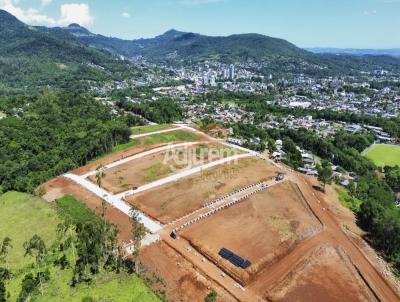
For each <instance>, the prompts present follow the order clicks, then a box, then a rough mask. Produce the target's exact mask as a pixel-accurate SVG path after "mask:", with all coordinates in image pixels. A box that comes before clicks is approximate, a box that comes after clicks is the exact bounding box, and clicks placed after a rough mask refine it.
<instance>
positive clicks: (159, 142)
mask: <svg viewBox="0 0 400 302" xmlns="http://www.w3.org/2000/svg"><path fill="white" fill-rule="evenodd" d="M206 140H207V138H206V137H205V136H203V135H201V134H197V133H194V132H191V131H186V130H177V131H174V132H170V133H161V134H153V135H150V136H146V137H142V138H139V139H132V140H130V141H129V142H128V143H126V144H122V145H118V146H116V147H115V148H114V150H113V152H112V153H110V154H108V155H106V156H103V157H101V158H99V159H97V160H94V161H92V162H90V163H88V164H87V165H85V166H83V167H80V168H78V169H75V170H74V171H73V173H75V174H77V175H82V174H85V173H88V172H90V171H94V170H95V169H96V168H97V167H98V166H100V165H107V164H110V163H112V162H115V161H118V160H120V159H122V158H126V157H129V156H132V155H135V154H139V153H141V152H144V151H148V150H151V149H155V148H158V147H162V146H165V145H167V144H174V143H181V142H196V141H206Z"/></svg>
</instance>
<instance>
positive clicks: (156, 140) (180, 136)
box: [143, 130, 199, 146]
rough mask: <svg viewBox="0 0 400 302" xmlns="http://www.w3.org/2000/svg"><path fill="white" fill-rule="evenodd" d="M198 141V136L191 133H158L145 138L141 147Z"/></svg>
mask: <svg viewBox="0 0 400 302" xmlns="http://www.w3.org/2000/svg"><path fill="white" fill-rule="evenodd" d="M197 140H199V136H198V135H196V134H195V133H193V132H191V131H185V130H177V131H173V132H167V133H159V134H154V135H150V136H146V137H145V138H144V139H143V145H145V146H151V145H156V144H162V143H164V144H165V143H171V142H195V141H197Z"/></svg>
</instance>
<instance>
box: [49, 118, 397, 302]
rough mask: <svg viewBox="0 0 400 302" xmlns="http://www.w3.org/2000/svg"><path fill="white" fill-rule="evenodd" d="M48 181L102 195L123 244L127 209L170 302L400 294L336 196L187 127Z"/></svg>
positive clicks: (53, 193) (65, 190) (70, 191)
mask: <svg viewBox="0 0 400 302" xmlns="http://www.w3.org/2000/svg"><path fill="white" fill-rule="evenodd" d="M99 167H100V168H99ZM99 171H101V176H99V175H100V174H99ZM99 178H100V179H99ZM45 187H46V190H47V194H46V195H45V198H46V199H47V200H49V201H53V200H54V199H56V198H60V197H62V196H64V195H73V196H74V197H75V198H76V199H77V200H80V201H81V202H83V203H85V204H86V205H87V206H88V207H89V208H91V209H93V210H95V212H97V213H101V209H102V204H104V201H105V202H106V203H108V204H109V206H108V207H107V212H106V218H107V219H108V220H109V221H110V222H112V223H113V224H115V225H116V226H117V227H118V229H119V230H120V237H119V240H120V241H121V243H125V244H126V246H127V247H129V242H130V240H131V236H132V233H131V223H130V217H129V215H130V210H131V207H132V206H134V207H135V208H136V209H137V211H138V212H137V213H138V216H139V218H140V219H141V221H142V223H143V224H144V226H145V227H146V229H147V230H148V233H149V234H148V236H146V238H145V240H144V241H143V242H142V245H143V247H142V250H141V254H140V260H141V261H140V263H141V265H142V266H143V267H144V268H145V270H144V274H145V275H146V276H147V277H148V278H153V277H154V276H155V275H156V276H157V278H159V279H161V280H162V282H161V283H162V284H164V288H163V291H165V293H166V296H167V298H168V299H170V300H171V301H181V300H186V301H199V302H202V301H204V296H205V295H206V294H207V293H208V292H209V291H210V290H214V291H216V292H217V294H218V296H219V297H220V299H221V301H292V300H293V299H294V297H296V299H297V300H298V301H309V300H310V299H312V298H313V297H318V300H320V301H334V300H335V299H337V298H338V297H339V296H340V294H341V293H343V292H345V291H347V292H348V295H347V298H348V299H347V298H346V299H347V301H374V300H375V299H376V300H385V301H392V300H393V301H395V300H396V299H397V293H396V290H395V289H394V288H393V286H392V285H391V284H389V283H388V282H387V280H386V279H385V278H384V277H383V276H382V275H381V273H380V272H379V271H378V270H377V269H376V267H377V266H375V265H376V264H375V263H373V261H372V262H371V260H369V259H366V258H365V251H362V249H363V247H362V246H361V245H359V244H358V243H355V242H353V241H352V239H350V238H349V235H348V234H347V233H345V231H344V229H343V228H342V226H341V225H340V222H338V221H337V219H339V218H337V217H335V214H334V211H337V208H340V207H341V205H340V203H339V201H338V198H337V195H335V196H334V198H333V199H331V197H330V195H329V194H326V195H324V194H322V193H321V192H319V191H317V190H316V189H315V188H316V183H315V181H313V180H312V179H310V178H309V177H306V176H302V175H300V174H298V173H296V172H294V171H292V170H290V169H289V168H287V167H286V166H284V165H281V164H277V163H275V162H272V161H270V160H269V159H268V157H266V156H265V155H264V154H259V153H256V152H254V151H251V150H248V149H245V148H242V147H238V146H235V145H231V144H229V143H227V142H225V141H223V140H220V139H215V138H212V137H210V136H208V135H206V134H204V133H202V132H200V131H198V130H197V129H196V128H192V127H190V126H187V125H154V126H153V125H152V126H146V127H144V128H143V127H141V128H136V129H133V134H132V137H131V141H130V142H129V143H128V144H125V145H123V146H118V147H117V148H115V150H114V152H113V153H111V154H109V155H107V156H104V157H102V158H99V159H98V160H96V161H93V162H91V163H89V164H88V165H86V166H84V167H80V168H78V169H75V170H73V171H71V172H70V173H67V174H65V175H63V176H62V177H59V178H57V179H54V180H52V181H50V182H48V183H47V184H46V185H45ZM332 191H333V192H334V193H332V194H336V193H335V191H334V190H332ZM327 198H329V202H326V201H327V200H326V199H327ZM65 200H68V198H67V199H65ZM332 200H333V201H332ZM340 219H341V218H340ZM227 251H228V252H227ZM229 253H231V254H229ZM224 255H225V256H224ZM346 284H347V285H346ZM156 289H158V290H160V288H156ZM346 299H344V300H346Z"/></svg>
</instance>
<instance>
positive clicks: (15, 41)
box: [0, 10, 126, 93]
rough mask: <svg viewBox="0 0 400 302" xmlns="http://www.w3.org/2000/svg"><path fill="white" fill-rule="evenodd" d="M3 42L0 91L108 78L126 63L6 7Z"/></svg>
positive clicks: (0, 20)
mask: <svg viewBox="0 0 400 302" xmlns="http://www.w3.org/2000/svg"><path fill="white" fill-rule="evenodd" d="M0 41H1V43H0V93H1V92H3V91H5V90H7V91H9V90H11V91H12V90H15V91H18V90H20V89H21V88H22V87H24V88H25V89H26V88H29V87H34V88H38V87H68V86H69V85H72V84H73V83H76V82H79V81H84V80H105V79H108V78H110V77H113V76H117V75H118V73H119V72H123V70H124V64H126V63H123V62H122V61H120V60H117V58H116V57H115V56H112V55H110V53H108V52H104V51H102V50H99V49H94V48H89V47H87V46H85V45H82V43H80V42H79V41H78V40H77V39H76V38H75V37H74V36H72V35H70V34H68V33H66V32H65V31H45V30H42V29H41V28H37V27H31V26H28V25H26V24H24V23H22V22H21V21H19V20H18V19H17V18H15V17H14V16H13V15H11V14H9V13H8V12H6V11H4V10H0ZM111 73H112V76H110V74H111Z"/></svg>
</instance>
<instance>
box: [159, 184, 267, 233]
mask: <svg viewBox="0 0 400 302" xmlns="http://www.w3.org/2000/svg"><path fill="white" fill-rule="evenodd" d="M262 184H263V183H262V182H259V183H256V184H252V185H248V186H246V187H244V188H241V189H240V190H237V191H234V192H232V193H229V194H227V195H225V196H223V197H220V198H218V199H215V200H213V201H211V202H208V203H205V204H204V205H203V207H202V208H200V209H198V210H196V211H193V212H191V213H189V214H187V215H185V216H182V217H179V218H177V219H175V220H174V221H171V222H170V223H168V224H167V225H173V224H176V223H177V222H179V221H182V220H185V219H186V218H188V217H189V216H192V215H194V214H196V213H198V212H200V211H202V210H203V209H204V208H212V207H213V206H215V205H216V204H218V203H220V202H223V201H225V200H226V199H228V198H230V197H232V196H233V195H235V194H238V193H241V192H243V191H245V190H248V189H250V188H253V187H256V186H259V185H262ZM265 185H266V184H265Z"/></svg>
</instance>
